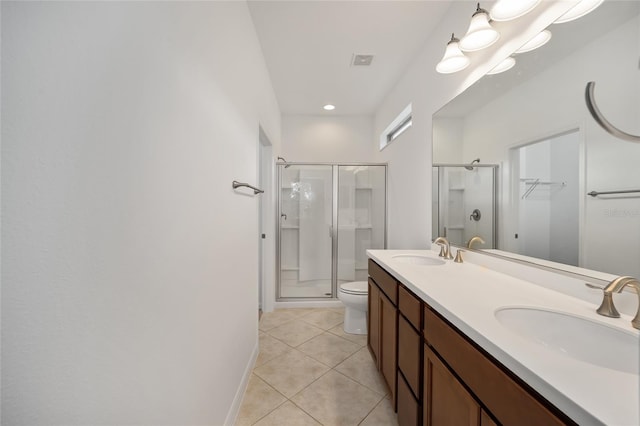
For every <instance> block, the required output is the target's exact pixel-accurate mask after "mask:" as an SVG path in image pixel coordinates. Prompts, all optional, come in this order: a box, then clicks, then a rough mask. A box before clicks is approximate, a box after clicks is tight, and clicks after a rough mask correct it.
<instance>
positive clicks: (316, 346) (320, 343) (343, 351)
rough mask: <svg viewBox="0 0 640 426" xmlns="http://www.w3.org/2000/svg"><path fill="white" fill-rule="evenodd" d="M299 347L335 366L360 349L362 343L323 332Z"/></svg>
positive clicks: (324, 362)
mask: <svg viewBox="0 0 640 426" xmlns="http://www.w3.org/2000/svg"><path fill="white" fill-rule="evenodd" d="M297 349H298V350H299V351H301V352H303V353H305V354H307V355H309V356H310V357H312V358H313V359H316V360H318V361H320V362H321V363H323V364H326V365H328V366H329V367H335V366H336V365H338V364H340V363H341V362H342V361H344V360H345V359H347V358H348V357H349V356H350V355H352V354H353V353H355V352H356V351H357V350H358V349H360V345H358V344H356V343H353V342H350V341H348V340H346V339H343V338H342V337H338V336H336V335H334V334H331V333H322V334H321V335H319V336H316V337H314V338H313V339H311V340H309V341H307V342H305V343H303V344H302V345H300V346H298V348H297Z"/></svg>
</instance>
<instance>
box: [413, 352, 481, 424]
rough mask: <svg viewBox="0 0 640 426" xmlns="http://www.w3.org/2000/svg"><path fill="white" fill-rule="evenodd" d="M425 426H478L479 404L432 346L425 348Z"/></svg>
mask: <svg viewBox="0 0 640 426" xmlns="http://www.w3.org/2000/svg"><path fill="white" fill-rule="evenodd" d="M424 394H425V399H424V404H423V419H424V420H423V425H428V426H441V425H442V426H448V425H457V426H478V424H479V422H480V411H481V409H480V405H479V404H478V403H477V402H476V401H475V400H474V398H473V396H472V395H471V394H470V393H469V392H468V391H467V390H466V389H465V388H464V386H462V384H461V383H460V382H459V381H458V380H457V379H456V378H455V376H454V375H453V374H452V373H451V372H450V371H449V369H448V368H447V367H446V366H445V365H444V364H443V363H442V361H440V359H439V358H438V356H437V355H435V354H434V353H433V352H432V351H431V349H430V348H429V346H427V345H425V346H424Z"/></svg>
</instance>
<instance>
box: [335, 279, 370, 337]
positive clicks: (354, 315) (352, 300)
mask: <svg viewBox="0 0 640 426" xmlns="http://www.w3.org/2000/svg"><path fill="white" fill-rule="evenodd" d="M367 295H368V287H367V282H366V281H353V282H348V283H344V284H340V290H339V291H338V299H340V301H341V302H342V303H344V306H345V310H344V323H343V328H344V332H345V333H349V334H367Z"/></svg>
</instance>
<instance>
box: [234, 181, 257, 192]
mask: <svg viewBox="0 0 640 426" xmlns="http://www.w3.org/2000/svg"><path fill="white" fill-rule="evenodd" d="M231 186H232V187H233V189H236V188H241V187H246V188H251V189H253V194H254V195H255V194H262V193H264V191H263V190H262V189H259V188H256V187H255V186H252V185H249V184H248V183H244V182H238V181H237V180H234V181H233V182H232V183H231Z"/></svg>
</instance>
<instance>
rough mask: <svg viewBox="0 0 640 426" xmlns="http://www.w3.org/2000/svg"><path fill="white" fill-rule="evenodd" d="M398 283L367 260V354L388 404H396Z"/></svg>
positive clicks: (394, 405)
mask: <svg viewBox="0 0 640 426" xmlns="http://www.w3.org/2000/svg"><path fill="white" fill-rule="evenodd" d="M397 301H398V282H397V281H396V280H395V278H393V277H392V276H391V275H389V273H387V272H386V271H385V270H384V269H382V268H381V267H380V266H379V265H378V264H376V263H375V262H373V261H372V260H369V301H368V304H369V309H370V310H369V318H368V322H369V337H368V338H367V341H368V345H369V350H370V351H371V353H372V354H373V356H374V357H375V358H376V363H377V366H378V369H379V370H380V372H381V373H382V377H383V378H384V380H385V382H386V383H387V386H388V387H389V392H390V393H391V401H393V407H394V409H396V402H397V397H396V393H397V382H396V370H397V365H398V363H397V349H398V337H397V335H398V309H397Z"/></svg>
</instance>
